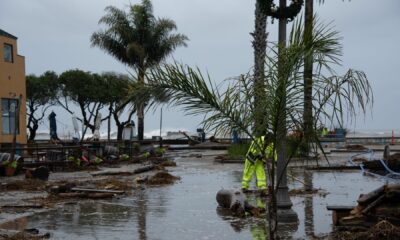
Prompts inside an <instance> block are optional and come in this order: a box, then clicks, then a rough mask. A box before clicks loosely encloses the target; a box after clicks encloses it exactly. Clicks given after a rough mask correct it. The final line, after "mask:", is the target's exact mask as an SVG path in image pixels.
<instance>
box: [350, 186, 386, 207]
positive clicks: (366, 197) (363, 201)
mask: <svg viewBox="0 0 400 240" xmlns="http://www.w3.org/2000/svg"><path fill="white" fill-rule="evenodd" d="M384 191H385V186H381V187H379V188H377V189H375V190H374V191H372V192H370V193H367V194H361V195H360V197H359V198H358V200H357V202H358V204H360V205H367V204H368V203H370V202H373V201H374V200H375V199H377V198H378V197H379V196H380V195H382V194H383V193H384Z"/></svg>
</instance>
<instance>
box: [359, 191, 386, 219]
mask: <svg viewBox="0 0 400 240" xmlns="http://www.w3.org/2000/svg"><path fill="white" fill-rule="evenodd" d="M383 200H385V195H384V194H383V195H381V196H379V197H378V198H377V199H376V200H375V201H373V202H371V203H370V204H368V206H367V207H366V208H364V209H363V210H362V213H363V214H368V213H369V211H371V209H374V208H375V207H376V206H378V205H379V204H381V203H382V202H383Z"/></svg>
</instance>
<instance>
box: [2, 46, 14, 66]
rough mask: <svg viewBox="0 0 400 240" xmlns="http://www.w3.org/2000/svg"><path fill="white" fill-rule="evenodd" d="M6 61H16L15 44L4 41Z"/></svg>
mask: <svg viewBox="0 0 400 240" xmlns="http://www.w3.org/2000/svg"><path fill="white" fill-rule="evenodd" d="M4 61H5V62H10V63H12V62H14V59H13V46H12V45H11V44H7V43H4Z"/></svg>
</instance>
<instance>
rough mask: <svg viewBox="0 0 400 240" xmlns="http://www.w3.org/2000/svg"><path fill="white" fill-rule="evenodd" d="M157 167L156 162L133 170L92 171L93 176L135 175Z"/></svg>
mask: <svg viewBox="0 0 400 240" xmlns="http://www.w3.org/2000/svg"><path fill="white" fill-rule="evenodd" d="M155 168H156V166H155V165H154V164H151V165H147V166H144V167H139V168H136V169H134V170H132V171H115V170H114V171H112V170H111V171H101V172H95V173H91V175H92V176H104V175H107V176H110V175H125V176H126V175H134V174H138V173H143V172H148V171H151V170H154V169H155Z"/></svg>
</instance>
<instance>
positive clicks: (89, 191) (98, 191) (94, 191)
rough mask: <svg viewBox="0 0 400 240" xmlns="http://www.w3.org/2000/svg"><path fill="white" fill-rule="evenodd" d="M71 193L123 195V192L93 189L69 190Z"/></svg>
mask: <svg viewBox="0 0 400 240" xmlns="http://www.w3.org/2000/svg"><path fill="white" fill-rule="evenodd" d="M71 191H73V192H84V193H111V194H124V193H125V191H117V190H104V189H93V188H78V187H74V188H71Z"/></svg>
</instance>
